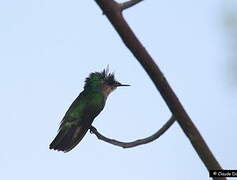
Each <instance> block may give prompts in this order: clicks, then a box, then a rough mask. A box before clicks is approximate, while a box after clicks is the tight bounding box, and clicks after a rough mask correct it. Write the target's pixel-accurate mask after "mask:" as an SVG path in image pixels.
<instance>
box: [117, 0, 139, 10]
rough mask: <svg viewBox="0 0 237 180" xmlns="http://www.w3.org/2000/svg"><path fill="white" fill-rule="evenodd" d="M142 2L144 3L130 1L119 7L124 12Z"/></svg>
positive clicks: (134, 0) (136, 0) (135, 0)
mask: <svg viewBox="0 0 237 180" xmlns="http://www.w3.org/2000/svg"><path fill="white" fill-rule="evenodd" d="M141 1H143V0H130V1H127V2H124V3H120V4H119V5H120V7H121V10H124V9H127V8H130V7H132V6H134V5H136V4H138V3H139V2H141Z"/></svg>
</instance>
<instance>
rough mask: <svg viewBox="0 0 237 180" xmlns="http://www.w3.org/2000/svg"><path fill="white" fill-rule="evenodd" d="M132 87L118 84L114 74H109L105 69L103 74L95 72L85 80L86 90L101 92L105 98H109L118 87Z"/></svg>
mask: <svg viewBox="0 0 237 180" xmlns="http://www.w3.org/2000/svg"><path fill="white" fill-rule="evenodd" d="M122 86H130V85H127V84H121V83H120V82H118V81H117V80H116V79H115V77H114V73H109V70H108V68H107V69H104V70H103V71H102V72H94V73H91V74H90V75H89V77H87V78H86V80H85V86H84V89H85V90H86V89H88V90H92V91H100V92H102V93H103V95H104V96H106V97H107V96H108V95H109V94H110V93H111V92H112V91H114V90H115V89H116V88H117V87H122Z"/></svg>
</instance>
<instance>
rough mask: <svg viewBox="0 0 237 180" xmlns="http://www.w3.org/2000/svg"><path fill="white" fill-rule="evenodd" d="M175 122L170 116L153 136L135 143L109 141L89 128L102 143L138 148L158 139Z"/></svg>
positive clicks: (93, 128) (95, 130) (92, 128)
mask: <svg viewBox="0 0 237 180" xmlns="http://www.w3.org/2000/svg"><path fill="white" fill-rule="evenodd" d="M174 122H175V118H174V116H171V118H170V119H169V120H168V121H167V122H166V123H165V124H164V125H163V126H162V127H161V128H160V129H159V130H158V131H157V132H156V133H154V134H153V135H151V136H149V137H146V138H143V139H138V140H136V141H132V142H122V141H118V140H115V139H110V138H108V137H106V136H104V135H102V134H101V133H99V132H98V131H97V129H96V128H95V127H93V126H91V127H90V132H91V133H93V134H95V135H96V137H97V138H98V139H100V140H102V141H104V142H107V143H109V144H113V145H115V146H119V147H122V148H132V147H135V146H139V145H143V144H147V143H149V142H152V141H154V140H156V139H158V138H159V137H160V136H161V135H162V134H164V133H165V132H166V131H167V130H168V129H169V127H170V126H171V125H172V124H173V123H174Z"/></svg>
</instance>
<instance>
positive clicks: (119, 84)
mask: <svg viewBox="0 0 237 180" xmlns="http://www.w3.org/2000/svg"><path fill="white" fill-rule="evenodd" d="M116 86H117V87H119V86H130V85H129V84H121V83H117V85H116Z"/></svg>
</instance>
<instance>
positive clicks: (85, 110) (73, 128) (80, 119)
mask: <svg viewBox="0 0 237 180" xmlns="http://www.w3.org/2000/svg"><path fill="white" fill-rule="evenodd" d="M121 86H129V85H127V84H121V83H120V82H118V81H116V80H115V77H114V74H113V73H109V72H108V68H107V69H106V70H103V71H102V72H94V73H91V74H90V75H89V77H87V78H86V80H85V85H84V90H83V91H82V92H81V93H80V94H79V96H78V97H77V98H76V99H75V100H74V102H73V103H72V105H71V106H70V107H69V109H68V111H67V112H66V114H65V116H64V117H63V119H62V121H61V124H60V127H59V130H58V134H57V136H56V137H55V139H54V140H53V141H52V143H51V144H50V146H49V148H50V149H54V150H58V151H64V152H68V151H70V150H71V149H73V148H74V147H75V146H76V145H77V144H78V143H79V142H80V141H81V140H82V138H83V137H84V136H85V134H86V132H87V131H88V129H89V128H90V127H91V124H92V122H93V120H94V119H95V117H96V116H98V114H99V113H100V112H101V111H102V110H103V108H104V106H105V102H106V99H107V97H108V95H109V94H110V93H111V92H112V91H113V90H115V89H116V88H117V87H121Z"/></svg>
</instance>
